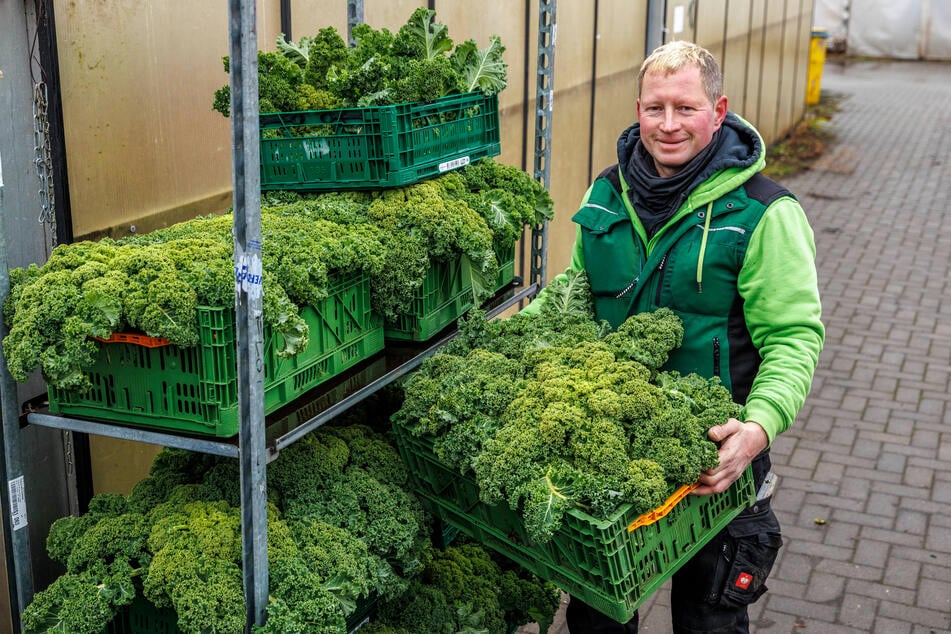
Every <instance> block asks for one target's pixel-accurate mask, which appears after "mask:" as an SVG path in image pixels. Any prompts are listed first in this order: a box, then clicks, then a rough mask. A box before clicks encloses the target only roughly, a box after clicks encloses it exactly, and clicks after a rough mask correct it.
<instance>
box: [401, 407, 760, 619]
mask: <svg viewBox="0 0 951 634" xmlns="http://www.w3.org/2000/svg"><path fill="white" fill-rule="evenodd" d="M393 429H394V432H395V436H396V445H397V448H398V449H399V452H400V455H401V456H402V458H403V461H404V462H405V463H406V466H407V467H408V469H409V471H410V474H411V485H412V487H413V488H414V489H415V490H416V492H417V493H418V494H419V495H420V497H421V498H422V499H423V500H425V501H426V502H427V503H428V504H429V506H430V507H432V509H433V510H434V511H435V513H436V514H437V515H438V516H439V517H440V518H441V519H442V520H443V521H446V522H448V523H450V524H452V525H454V526H457V527H458V528H459V529H460V531H461V532H462V533H464V534H466V535H468V536H469V537H471V538H473V539H475V540H477V541H478V542H480V543H482V544H483V545H485V546H486V547H488V548H492V549H494V550H496V551H498V552H499V553H501V554H502V555H505V556H506V557H508V558H509V559H511V560H512V561H514V562H516V563H518V564H520V565H521V566H523V567H524V568H525V569H527V570H529V571H531V572H533V573H535V574H536V575H538V577H540V578H542V579H544V580H546V581H549V582H551V583H554V584H555V585H557V586H558V587H559V588H561V589H562V590H564V591H566V592H568V593H569V594H571V595H572V596H575V597H578V598H579V599H581V600H582V601H584V602H585V603H587V604H589V605H591V606H592V607H594V608H595V609H597V610H599V611H600V612H602V613H604V614H606V615H608V616H609V617H611V618H613V619H615V620H617V621H619V622H626V621H628V620H629V619H630V618H631V617H632V616H633V615H634V612H635V611H636V610H637V607H638V606H639V605H640V604H641V603H642V602H643V601H644V600H645V599H646V598H647V597H648V596H650V594H651V593H652V592H654V591H655V590H657V589H658V588H659V587H660V586H661V585H662V584H663V583H664V582H665V581H666V580H667V579H669V578H670V577H671V576H672V575H673V574H674V573H675V572H676V571H677V570H678V569H679V568H680V567H681V566H682V565H683V564H684V563H686V562H687V560H689V559H690V557H692V556H693V554H694V553H696V552H697V551H698V550H699V549H700V548H701V547H702V546H703V545H704V544H706V543H707V542H709V541H710V540H711V539H712V538H713V537H714V536H715V535H716V534H717V533H718V532H719V531H720V530H722V529H723V528H724V527H725V526H726V525H727V524H728V523H729V522H730V521H731V520H732V519H733V518H734V517H736V516H737V515H738V514H739V513H740V512H741V511H742V510H743V509H745V508H746V507H747V506H749V505H750V504H752V503H753V502H754V501H755V497H756V496H755V491H754V489H753V475H752V472H751V470H750V469H747V470H746V472H745V473H744V474H743V476H742V477H741V478H740V479H739V480H737V481H736V482H735V483H734V484H733V486H731V487H730V488H729V489H728V490H727V491H725V492H724V493H721V494H717V495H710V496H694V495H688V496H687V497H686V498H684V499H683V500H682V501H680V502H679V503H677V504H676V505H675V506H673V508H672V509H671V510H670V511H669V512H668V513H667V514H666V515H665V516H663V517H661V518H660V519H658V520H656V521H655V522H653V523H651V524H647V525H644V526H639V527H637V528H635V529H634V530H633V531H630V532H629V531H628V527H629V526H630V525H631V524H632V523H633V522H634V521H635V520H637V519H638V517H639V516H640V514H637V513H634V512H632V509H631V507H630V506H625V507H623V508H621V509H619V510H618V511H617V512H616V513H614V515H612V516H611V517H610V518H608V519H607V520H605V521H601V520H598V519H595V518H594V517H592V516H590V515H588V514H586V513H584V512H582V511H580V510H577V509H573V510H571V511H569V512H567V513H566V514H565V517H564V522H563V525H562V526H561V528H560V529H559V530H558V531H557V532H556V533H555V535H554V537H553V538H552V539H551V540H550V541H549V542H547V543H544V544H536V543H533V542H532V540H531V539H529V537H528V534H527V532H526V531H525V528H524V525H523V524H522V521H521V518H520V516H519V515H518V514H517V513H516V512H515V511H513V510H511V509H510V508H509V507H508V506H507V505H504V504H503V505H498V506H490V505H488V504H485V503H484V502H482V501H481V500H480V499H479V489H478V486H477V484H476V482H475V480H474V479H473V478H471V477H469V476H463V475H460V474H459V473H458V472H457V471H456V470H455V469H453V468H451V467H449V466H448V465H446V464H444V463H442V462H441V461H440V460H439V458H438V457H437V456H436V455H435V453H434V452H433V444H432V440H431V439H429V438H425V437H424V438H417V437H415V436H413V435H412V434H411V433H410V432H409V431H408V430H407V429H405V428H402V427H401V426H399V425H394V426H393Z"/></svg>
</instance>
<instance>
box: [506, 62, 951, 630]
mask: <svg viewBox="0 0 951 634" xmlns="http://www.w3.org/2000/svg"><path fill="white" fill-rule="evenodd" d="M822 88H823V90H824V91H828V92H830V93H835V94H837V95H841V97H842V101H841V111H840V112H839V113H837V114H836V115H835V116H834V118H833V121H832V124H831V125H832V127H833V129H834V130H835V132H836V135H837V143H836V145H835V146H834V147H833V148H832V149H831V151H830V152H829V153H828V154H827V155H826V156H825V157H824V158H823V159H820V160H819V161H818V162H817V163H816V164H815V165H814V166H813V169H811V170H809V171H807V172H804V173H802V174H800V175H797V176H795V177H791V178H789V179H786V180H785V181H784V184H785V185H786V186H787V187H788V188H789V189H790V190H791V191H793V192H794V193H795V194H796V195H797V197H798V198H799V200H800V201H801V202H802V204H803V207H804V208H805V210H806V213H807V215H808V216H809V217H810V220H811V222H812V225H813V228H814V230H815V234H816V246H817V250H818V269H819V280H820V286H821V290H822V301H823V320H824V322H825V324H826V327H827V331H828V332H827V339H826V345H825V349H824V351H823V353H822V357H821V359H820V364H819V369H818V372H817V374H816V378H815V381H814V384H813V389H812V393H811V395H810V396H809V399H808V400H807V402H806V406H805V407H804V408H803V410H802V412H801V413H800V416H799V417H798V419H797V421H796V423H795V425H794V426H793V427H792V428H791V429H790V430H789V431H788V432H786V433H785V434H783V435H782V436H780V437H779V438H778V439H777V440H776V441H775V443H774V444H773V451H772V456H773V471H774V472H776V473H777V474H778V475H779V476H780V483H779V488H778V490H777V492H776V494H775V497H774V508H775V509H776V512H777V514H778V516H779V519H780V522H781V523H782V525H783V531H784V539H785V545H784V547H783V549H782V550H781V553H780V556H779V559H778V561H777V564H776V566H775V568H774V570H773V574H772V575H771V577H770V579H769V582H768V586H769V592H768V593H767V594H766V595H764V596H763V597H762V598H761V599H760V600H759V601H758V602H757V603H756V604H755V605H753V606H752V608H751V612H750V614H751V619H752V623H751V630H752V631H754V632H757V633H760V634H780V633H782V634H845V633H853V632H874V633H880V634H906V633H907V634H927V633H938V632H951V421H949V418H951V283H949V274H951V64H946V63H935V62H896V61H860V62H859V61H847V62H839V61H836V60H829V61H827V63H826V66H825V68H824V72H823V78H822ZM559 616H560V615H559ZM525 631H526V632H527V631H530V630H527V629H526V630H525ZM669 631H670V614H669V602H668V590H667V587H666V586H665V587H664V588H662V589H661V590H659V591H658V592H657V593H655V594H654V596H652V597H651V598H650V599H648V601H647V602H645V604H644V605H642V606H641V632H644V633H649V634H653V633H661V632H669ZM549 634H567V628H566V627H565V626H564V621H563V618H561V617H560V618H559V620H558V621H557V622H556V623H555V625H554V626H552V628H551V629H550V630H549ZM572 634H584V633H574V632H573V633H572Z"/></svg>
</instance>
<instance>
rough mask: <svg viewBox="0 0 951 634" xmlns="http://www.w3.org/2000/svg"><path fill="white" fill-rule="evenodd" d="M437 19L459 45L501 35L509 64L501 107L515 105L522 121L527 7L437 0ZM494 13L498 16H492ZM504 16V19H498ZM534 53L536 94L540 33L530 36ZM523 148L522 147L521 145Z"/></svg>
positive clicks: (496, 0) (507, 0) (491, 0)
mask: <svg viewBox="0 0 951 634" xmlns="http://www.w3.org/2000/svg"><path fill="white" fill-rule="evenodd" d="M436 11H437V13H436V19H438V20H439V21H440V22H442V23H443V24H445V25H446V26H447V27H448V28H449V37H451V38H452V41H453V42H454V43H455V44H456V45H458V44H461V43H462V42H464V41H466V40H469V39H472V40H475V42H476V44H477V45H478V47H479V48H480V49H481V48H485V47H486V46H488V45H489V39H490V38H491V37H492V36H493V35H497V36H499V38H500V39H501V40H502V44H503V45H504V46H505V53H503V55H502V58H503V59H504V60H505V63H506V64H507V65H508V85H507V86H506V88H505V90H503V91H502V92H501V94H499V110H500V111H506V110H508V109H509V108H515V109H517V111H518V119H519V121H520V122H521V116H522V115H521V109H522V103H523V102H524V96H525V95H524V90H525V85H526V77H528V76H529V74H528V72H527V69H526V64H525V59H526V58H525V46H526V38H525V29H526V25H525V9H524V6H523V5H522V4H514V5H513V3H512V2H511V0H483V1H482V2H437V3H436ZM493 16H495V18H494V19H493ZM498 16H505V19H498ZM529 44H530V46H531V49H530V53H531V55H530V56H529V58H528V63H529V64H530V65H531V74H530V77H531V80H532V84H531V85H532V91H533V92H532V94H533V95H534V86H535V84H534V81H535V72H534V71H535V68H536V66H535V64H536V55H537V49H538V36H537V35H535V37H532V38H529ZM519 152H521V149H519Z"/></svg>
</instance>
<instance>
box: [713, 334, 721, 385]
mask: <svg viewBox="0 0 951 634" xmlns="http://www.w3.org/2000/svg"><path fill="white" fill-rule="evenodd" d="M713 376H720V338H719V337H714V338H713Z"/></svg>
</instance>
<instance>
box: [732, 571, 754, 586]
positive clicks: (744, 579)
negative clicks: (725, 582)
mask: <svg viewBox="0 0 951 634" xmlns="http://www.w3.org/2000/svg"><path fill="white" fill-rule="evenodd" d="M751 583H753V575H751V574H750V573H748V572H741V573H740V574H739V576H738V577H737V578H736V583H734V584H733V585H735V586H736V587H737V588H739V589H741V590H748V589H749V587H750V584H751Z"/></svg>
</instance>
